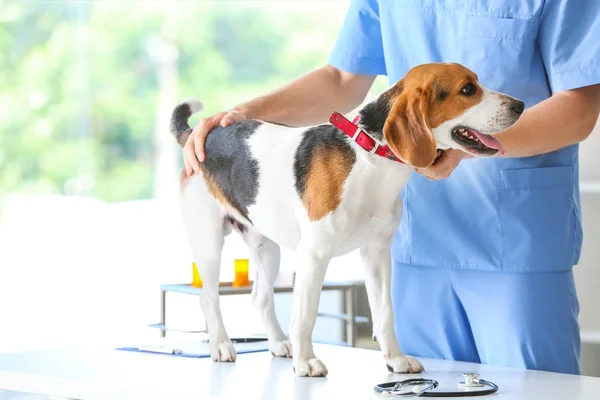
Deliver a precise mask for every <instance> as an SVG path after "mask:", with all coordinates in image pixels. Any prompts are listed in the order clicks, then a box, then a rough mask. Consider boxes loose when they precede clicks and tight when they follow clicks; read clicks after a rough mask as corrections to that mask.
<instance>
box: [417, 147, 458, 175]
mask: <svg viewBox="0 0 600 400" xmlns="http://www.w3.org/2000/svg"><path fill="white" fill-rule="evenodd" d="M463 158H469V155H468V154H467V153H465V152H464V151H461V150H454V149H448V150H441V153H440V154H439V155H438V157H437V158H436V159H435V161H434V163H433V164H432V165H431V166H429V167H427V168H416V171H417V172H418V173H419V174H421V175H423V176H424V177H426V178H428V179H431V180H432V181H438V180H441V179H446V178H448V177H449V176H450V174H451V173H452V171H454V170H455V169H456V167H458V164H459V163H460V161H461V160H462V159H463Z"/></svg>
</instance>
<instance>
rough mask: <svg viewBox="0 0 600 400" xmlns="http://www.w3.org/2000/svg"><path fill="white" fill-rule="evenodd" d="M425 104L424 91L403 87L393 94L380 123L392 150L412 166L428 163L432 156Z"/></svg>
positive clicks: (433, 144) (427, 94)
mask: <svg viewBox="0 0 600 400" xmlns="http://www.w3.org/2000/svg"><path fill="white" fill-rule="evenodd" d="M428 105H429V92H428V91H426V90H423V89H413V90H410V89H408V90H404V91H403V92H402V93H401V94H400V95H399V96H398V97H397V98H396V101H395V102H394V105H393V106H392V109H391V110H390V113H389V114H388V117H387V119H386V121H385V125H384V127H383V135H384V137H385V140H386V141H387V143H388V145H389V146H390V148H391V149H392V151H393V152H394V153H395V154H396V155H397V156H398V157H400V159H402V161H404V162H405V163H407V164H410V165H412V166H414V167H416V168H425V167H429V166H430V165H431V164H433V162H434V161H435V156H436V144H435V139H434V138H433V133H432V132H431V128H430V127H429V122H428V121H427V109H428Z"/></svg>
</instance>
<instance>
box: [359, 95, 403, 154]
mask: <svg viewBox="0 0 600 400" xmlns="http://www.w3.org/2000/svg"><path fill="white" fill-rule="evenodd" d="M397 94H398V88H397V87H396V86H394V87H392V88H390V89H388V90H386V91H385V92H383V93H381V94H380V95H379V96H378V97H377V98H376V99H375V100H373V101H372V102H370V103H368V104H367V105H365V106H364V107H363V108H361V109H360V110H359V111H358V115H359V116H360V120H359V121H358V126H359V127H360V128H361V129H362V130H364V131H365V132H367V133H368V134H369V135H371V136H372V137H373V138H374V139H376V140H377V141H379V142H380V143H382V144H386V143H385V137H384V135H383V126H384V125H385V120H386V119H387V117H388V115H389V113H390V110H391V108H392V103H391V101H390V99H391V98H392V97H395V96H397Z"/></svg>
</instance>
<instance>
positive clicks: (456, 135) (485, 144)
mask: <svg viewBox="0 0 600 400" xmlns="http://www.w3.org/2000/svg"><path fill="white" fill-rule="evenodd" d="M452 140H454V141H455V142H456V143H458V144H460V145H461V146H463V147H464V148H465V149H466V150H467V151H469V152H471V153H474V154H481V155H494V154H496V153H497V152H500V153H501V154H504V149H503V148H502V145H501V144H500V142H498V141H497V140H496V139H495V138H494V137H493V136H491V135H486V134H485V133H481V132H479V131H476V130H475V129H473V128H469V127H468V126H457V127H456V128H454V129H452Z"/></svg>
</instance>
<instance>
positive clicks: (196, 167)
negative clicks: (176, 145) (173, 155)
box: [183, 135, 200, 176]
mask: <svg viewBox="0 0 600 400" xmlns="http://www.w3.org/2000/svg"><path fill="white" fill-rule="evenodd" d="M183 159H184V163H185V173H186V175H187V176H190V175H192V173H198V172H199V171H200V163H199V162H198V159H197V158H196V153H195V152H194V136H193V135H190V137H189V138H188V140H187V142H186V143H185V146H184V148H183Z"/></svg>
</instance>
